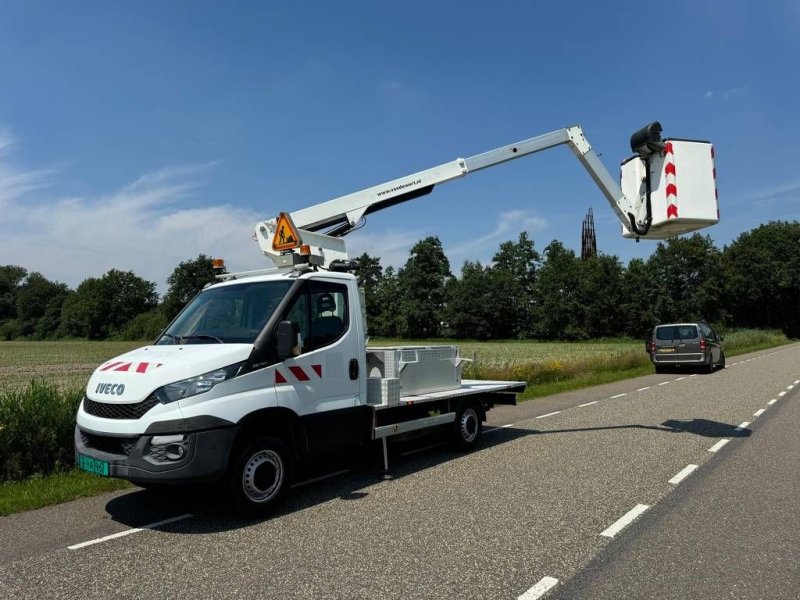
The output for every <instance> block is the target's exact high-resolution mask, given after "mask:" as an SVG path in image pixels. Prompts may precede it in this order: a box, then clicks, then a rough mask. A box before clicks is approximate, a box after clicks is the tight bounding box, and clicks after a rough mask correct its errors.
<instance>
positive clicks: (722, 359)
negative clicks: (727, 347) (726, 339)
mask: <svg viewBox="0 0 800 600" xmlns="http://www.w3.org/2000/svg"><path fill="white" fill-rule="evenodd" d="M717 367H718V368H720V369H724V368H725V353H724V352H720V355H719V364H718V365H717Z"/></svg>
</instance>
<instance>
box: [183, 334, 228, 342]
mask: <svg viewBox="0 0 800 600" xmlns="http://www.w3.org/2000/svg"><path fill="white" fill-rule="evenodd" d="M186 340H215V341H216V342H218V343H220V344H224V343H225V342H223V341H222V340H221V339H219V338H218V337H217V336H215V335H208V334H206V333H198V334H197V335H185V336H183V337H182V338H181V342H184V341H186Z"/></svg>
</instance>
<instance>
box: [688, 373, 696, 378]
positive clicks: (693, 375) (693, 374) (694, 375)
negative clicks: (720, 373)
mask: <svg viewBox="0 0 800 600" xmlns="http://www.w3.org/2000/svg"><path fill="white" fill-rule="evenodd" d="M689 377H697V373H692V374H691V375H689Z"/></svg>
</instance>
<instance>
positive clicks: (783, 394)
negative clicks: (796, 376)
mask: <svg viewBox="0 0 800 600" xmlns="http://www.w3.org/2000/svg"><path fill="white" fill-rule="evenodd" d="M785 395H786V392H778V396H785Z"/></svg>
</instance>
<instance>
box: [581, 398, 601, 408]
mask: <svg viewBox="0 0 800 600" xmlns="http://www.w3.org/2000/svg"><path fill="white" fill-rule="evenodd" d="M592 404H597V400H592V401H591V402H587V403H586V404H579V405H578V408H583V407H584V406H591V405H592Z"/></svg>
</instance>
